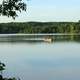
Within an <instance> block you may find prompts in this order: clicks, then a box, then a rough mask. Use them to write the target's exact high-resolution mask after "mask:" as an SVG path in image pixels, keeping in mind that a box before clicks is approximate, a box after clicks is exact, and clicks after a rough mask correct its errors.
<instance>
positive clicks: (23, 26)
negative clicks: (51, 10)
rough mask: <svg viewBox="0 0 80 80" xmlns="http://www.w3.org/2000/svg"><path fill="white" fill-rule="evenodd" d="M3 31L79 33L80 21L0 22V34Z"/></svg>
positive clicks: (3, 32)
mask: <svg viewBox="0 0 80 80" xmlns="http://www.w3.org/2000/svg"><path fill="white" fill-rule="evenodd" d="M5 33H8V34H9V33H80V22H24V23H17V22H16V23H13V22H12V23H0V34H5Z"/></svg>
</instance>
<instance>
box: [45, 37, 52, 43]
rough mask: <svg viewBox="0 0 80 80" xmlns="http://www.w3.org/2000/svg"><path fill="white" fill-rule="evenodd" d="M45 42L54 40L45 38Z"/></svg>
mask: <svg viewBox="0 0 80 80" xmlns="http://www.w3.org/2000/svg"><path fill="white" fill-rule="evenodd" d="M44 41H45V42H52V41H53V39H52V38H45V39H44Z"/></svg>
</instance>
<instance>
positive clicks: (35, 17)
mask: <svg viewBox="0 0 80 80" xmlns="http://www.w3.org/2000/svg"><path fill="white" fill-rule="evenodd" d="M0 1H1V0H0ZM24 1H25V2H26V3H27V12H22V13H21V14H20V13H18V14H19V17H17V18H16V20H15V21H14V20H13V19H12V18H7V17H3V16H0V22H26V21H49V22H50V21H78V20H80V0H29V1H28V2H27V1H26V0H24Z"/></svg>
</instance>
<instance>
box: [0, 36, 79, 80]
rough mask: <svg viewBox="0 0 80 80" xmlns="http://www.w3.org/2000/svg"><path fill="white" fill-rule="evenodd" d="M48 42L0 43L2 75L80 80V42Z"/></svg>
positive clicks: (34, 79)
mask: <svg viewBox="0 0 80 80" xmlns="http://www.w3.org/2000/svg"><path fill="white" fill-rule="evenodd" d="M59 38H60V37H58V39H56V40H54V41H53V42H52V43H47V42H32V43H31V42H0V60H1V61H2V62H4V63H5V64H6V70H5V71H4V73H3V75H4V76H7V77H12V76H15V77H17V78H18V77H19V78H20V79H21V80H80V38H79V36H77V37H73V36H72V37H69V38H66V39H65V38H63V37H61V39H59Z"/></svg>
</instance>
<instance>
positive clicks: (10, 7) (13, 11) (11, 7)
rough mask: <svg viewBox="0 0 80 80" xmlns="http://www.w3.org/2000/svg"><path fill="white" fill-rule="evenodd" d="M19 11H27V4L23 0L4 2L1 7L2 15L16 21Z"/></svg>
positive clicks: (0, 13)
mask: <svg viewBox="0 0 80 80" xmlns="http://www.w3.org/2000/svg"><path fill="white" fill-rule="evenodd" d="M17 11H19V12H21V11H26V4H25V3H24V2H23V1H22V0H3V2H2V4H1V5H0V15H3V16H8V17H12V18H13V19H15V17H17V16H18V15H17Z"/></svg>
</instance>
